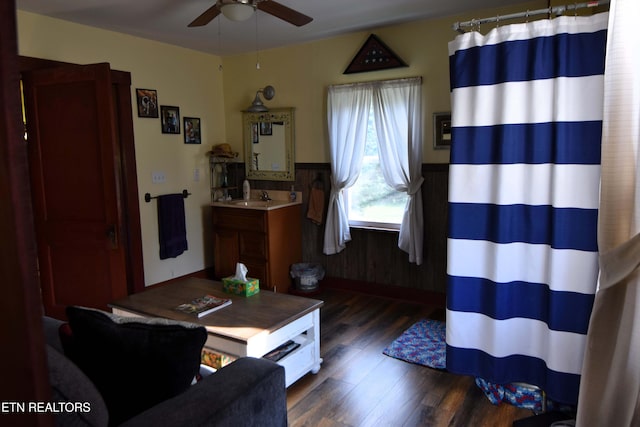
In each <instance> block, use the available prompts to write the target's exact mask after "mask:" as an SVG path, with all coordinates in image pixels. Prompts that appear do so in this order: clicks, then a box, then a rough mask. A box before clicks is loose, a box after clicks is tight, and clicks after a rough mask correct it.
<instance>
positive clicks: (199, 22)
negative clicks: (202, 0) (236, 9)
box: [188, 3, 220, 27]
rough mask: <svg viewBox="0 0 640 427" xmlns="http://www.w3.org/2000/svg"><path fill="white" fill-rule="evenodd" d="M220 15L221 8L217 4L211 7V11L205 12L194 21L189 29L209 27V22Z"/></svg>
mask: <svg viewBox="0 0 640 427" xmlns="http://www.w3.org/2000/svg"><path fill="white" fill-rule="evenodd" d="M218 15H220V8H219V7H218V4H217V3H216V4H214V5H213V6H211V7H210V8H209V9H207V10H205V11H204V13H203V14H202V15H200V16H198V17H197V18H196V19H194V20H193V22H192V23H191V24H189V25H188V27H202V26H203V25H207V24H208V23H209V22H211V21H212V20H213V18H215V17H216V16H218Z"/></svg>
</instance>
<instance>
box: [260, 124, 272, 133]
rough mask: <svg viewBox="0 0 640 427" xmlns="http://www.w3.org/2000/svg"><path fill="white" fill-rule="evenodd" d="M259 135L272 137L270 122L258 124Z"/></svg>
mask: <svg viewBox="0 0 640 427" xmlns="http://www.w3.org/2000/svg"><path fill="white" fill-rule="evenodd" d="M260 135H273V128H272V127H271V122H260Z"/></svg>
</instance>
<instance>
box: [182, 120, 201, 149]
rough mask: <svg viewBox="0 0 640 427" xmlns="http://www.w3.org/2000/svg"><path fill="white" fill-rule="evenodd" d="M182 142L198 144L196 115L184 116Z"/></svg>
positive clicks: (198, 125) (198, 131)
mask: <svg viewBox="0 0 640 427" xmlns="http://www.w3.org/2000/svg"><path fill="white" fill-rule="evenodd" d="M184 143H185V144H200V143H202V141H201V140H200V119H199V118H198V117H185V118H184Z"/></svg>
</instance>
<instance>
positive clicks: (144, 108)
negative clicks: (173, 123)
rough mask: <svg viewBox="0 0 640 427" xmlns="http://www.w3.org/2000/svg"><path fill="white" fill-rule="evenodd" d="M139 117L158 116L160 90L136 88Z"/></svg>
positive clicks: (155, 117)
mask: <svg viewBox="0 0 640 427" xmlns="http://www.w3.org/2000/svg"><path fill="white" fill-rule="evenodd" d="M136 99H137V103H138V117H151V118H154V119H157V118H158V92H157V91H156V90H155V89H136Z"/></svg>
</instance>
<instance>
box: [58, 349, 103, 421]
mask: <svg viewBox="0 0 640 427" xmlns="http://www.w3.org/2000/svg"><path fill="white" fill-rule="evenodd" d="M46 348H47V362H48V366H49V382H50V383H51V400H52V401H53V402H71V403H73V404H74V405H79V406H75V407H74V408H75V409H74V410H67V411H61V412H59V413H56V414H54V416H55V418H56V420H55V424H56V425H63V426H92V427H101V426H105V427H106V425H107V421H108V419H109V414H108V413H107V407H106V406H105V404H104V400H103V399H102V396H100V393H98V390H96V388H95V386H94V385H93V384H92V383H91V381H90V380H89V378H87V376H86V375H85V374H83V373H82V371H81V370H80V369H78V367H77V366H76V365H74V364H73V363H72V362H71V361H70V360H69V359H68V358H66V357H65V356H64V355H62V354H61V353H59V352H58V350H56V349H55V348H54V347H52V346H50V345H48V344H47V345H46Z"/></svg>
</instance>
